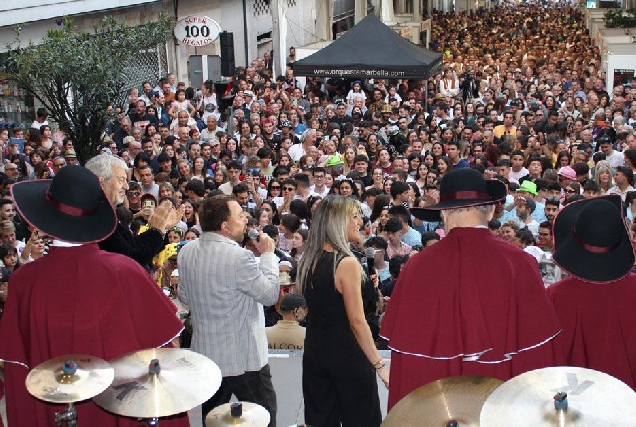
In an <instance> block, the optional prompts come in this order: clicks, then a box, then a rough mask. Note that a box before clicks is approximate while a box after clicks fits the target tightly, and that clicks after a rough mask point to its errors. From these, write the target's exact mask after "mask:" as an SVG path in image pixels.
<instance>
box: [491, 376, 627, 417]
mask: <svg viewBox="0 0 636 427" xmlns="http://www.w3.org/2000/svg"><path fill="white" fill-rule="evenodd" d="M560 392H564V393H566V394H567V410H565V411H560V410H557V409H555V404H556V400H557V399H556V396H555V395H556V394H557V393H560ZM480 420H481V425H482V426H485V427H498V426H502V427H503V426H511V425H523V426H524V427H535V426H564V427H566V426H567V427H571V426H610V425H632V426H633V425H635V424H634V420H636V393H635V392H634V391H633V390H632V389H631V388H630V387H629V386H628V385H627V384H625V383H624V382H622V381H620V380H618V379H616V378H614V377H612V376H610V375H607V374H605V373H603V372H599V371H595V370H593V369H586V368H577V367H572V366H558V367H551V368H543V369H537V370H534V371H530V372H526V373H524V374H521V375H519V376H516V377H514V378H512V379H510V380H508V381H506V382H505V383H503V384H502V385H501V386H500V387H499V388H497V389H496V390H495V391H494V392H493V393H492V394H491V395H490V397H488V399H487V400H486V403H484V407H483V409H482V411H481V416H480Z"/></svg>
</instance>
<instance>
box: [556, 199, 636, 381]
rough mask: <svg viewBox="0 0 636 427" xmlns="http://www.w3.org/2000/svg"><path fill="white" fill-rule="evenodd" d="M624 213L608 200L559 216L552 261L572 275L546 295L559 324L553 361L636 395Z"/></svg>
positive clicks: (635, 327) (633, 280)
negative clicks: (608, 378)
mask: <svg viewBox="0 0 636 427" xmlns="http://www.w3.org/2000/svg"><path fill="white" fill-rule="evenodd" d="M622 210H623V207H622V205H621V198H620V196H618V195H612V196H606V197H597V198H593V199H585V200H581V201H579V202H575V203H570V204H568V205H567V206H566V207H565V208H564V209H563V210H562V211H561V212H559V214H558V215H557V217H556V219H555V221H554V233H553V235H554V245H555V252H554V256H553V259H554V261H555V262H556V263H557V264H558V265H559V266H561V267H562V268H563V269H564V270H567V271H568V272H569V273H570V275H571V276H570V277H568V278H567V279H564V280H562V281H560V282H557V283H554V284H553V285H551V286H550V287H549V288H548V289H547V293H548V296H549V298H550V299H551V300H552V303H553V304H554V309H555V310H556V313H557V315H558V316H559V320H560V321H561V324H562V325H563V332H562V333H561V334H559V336H558V337H557V338H555V340H554V347H555V351H556V358H557V362H558V363H559V364H560V365H569V366H580V367H583V368H590V369H595V370H597V371H601V372H605V373H606V374H609V375H612V376H614V377H616V378H618V379H619V380H621V381H623V382H624V383H626V384H627V385H629V386H630V387H631V388H632V389H633V390H636V320H635V318H634V307H636V274H634V273H632V272H631V270H632V268H633V266H634V251H633V249H632V244H631V242H630V240H629V235H628V234H627V229H626V227H625V221H624V220H623V215H622Z"/></svg>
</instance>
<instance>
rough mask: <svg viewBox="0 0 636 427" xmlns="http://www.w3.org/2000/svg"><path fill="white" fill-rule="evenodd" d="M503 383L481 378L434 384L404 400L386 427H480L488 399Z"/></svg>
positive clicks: (454, 379)
mask: <svg viewBox="0 0 636 427" xmlns="http://www.w3.org/2000/svg"><path fill="white" fill-rule="evenodd" d="M502 383H503V381H501V380H498V379H496V378H489V377H481V376H468V375H462V376H456V377H448V378H443V379H441V380H437V381H433V382H430V383H428V384H426V385H424V386H422V387H420V388H418V389H415V390H413V391H412V392H411V393H409V394H408V395H406V396H405V397H403V398H402V400H400V401H399V402H398V403H397V404H396V405H395V406H394V407H393V409H391V411H390V412H389V413H388V415H387V417H386V418H385V419H384V422H383V423H382V426H386V427H397V426H422V427H426V426H431V427H433V426H435V427H444V426H446V425H447V424H448V423H449V422H451V421H453V420H455V421H456V422H457V423H458V424H459V425H460V426H462V427H464V426H478V425H479V413H480V412H481V407H482V405H483V404H484V402H485V401H486V398H487V397H488V396H489V395H490V393H492V391H493V390H494V389H496V388H497V387H498V386H499V385H501V384H502Z"/></svg>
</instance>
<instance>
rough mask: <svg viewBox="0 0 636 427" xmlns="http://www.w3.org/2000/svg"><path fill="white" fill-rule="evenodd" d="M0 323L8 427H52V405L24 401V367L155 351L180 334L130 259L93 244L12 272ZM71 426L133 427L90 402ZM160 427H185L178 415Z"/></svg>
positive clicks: (163, 300)
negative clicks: (79, 357) (55, 360)
mask: <svg viewBox="0 0 636 427" xmlns="http://www.w3.org/2000/svg"><path fill="white" fill-rule="evenodd" d="M9 289H10V290H9V297H8V299H7V304H6V310H5V312H4V315H3V317H2V322H0V359H2V360H5V361H6V362H7V363H6V364H5V382H6V397H7V416H8V423H9V425H10V426H38V427H41V426H55V415H54V414H55V412H60V411H63V410H64V409H65V407H66V405H54V404H50V403H46V402H43V401H41V400H38V399H36V398H34V397H32V396H31V395H30V394H29V393H28V391H27V390H26V387H25V384H24V381H25V379H26V376H27V374H28V373H29V369H32V368H34V367H36V366H37V365H39V364H40V363H42V362H44V361H46V360H49V359H51V358H54V357H58V356H63V355H67V354H90V355H93V356H97V357H100V358H102V359H104V360H106V361H108V360H110V359H113V358H115V357H117V356H121V355H123V354H125V353H129V352H131V351H136V350H140V349H144V348H152V347H160V346H163V345H164V344H166V343H169V342H170V341H171V340H172V338H173V337H175V336H176V335H178V334H179V332H180V330H181V329H182V325H181V322H180V321H179V320H178V319H177V317H176V315H175V313H176V308H175V307H174V305H173V304H172V303H171V302H170V300H169V299H168V298H167V297H166V296H165V295H163V293H162V292H161V290H160V289H159V288H158V287H157V285H156V284H155V283H153V281H152V280H151V278H150V276H149V275H148V273H147V272H146V271H145V270H144V269H143V268H141V267H140V266H139V264H137V263H136V262H135V261H133V260H131V259H129V258H127V257H125V256H123V255H119V254H114V253H109V252H105V251H101V250H99V248H98V247H97V244H88V245H83V246H78V247H69V248H66V247H64V248H63V247H53V248H51V251H50V253H49V254H48V255H46V256H44V257H43V258H41V259H39V260H37V261H34V262H32V263H29V264H26V265H24V266H22V267H20V268H18V269H17V270H16V271H15V273H14V274H13V276H12V277H11V279H10V282H9ZM76 410H77V414H78V418H77V419H78V424H79V425H83V424H86V425H96V426H100V427H110V426H113V427H115V426H117V427H124V426H135V427H136V426H138V425H139V423H138V422H137V421H136V420H132V419H129V418H123V417H119V416H115V415H112V414H110V413H108V412H105V411H104V410H102V409H101V408H99V407H98V406H97V405H95V404H94V403H93V402H92V401H90V400H88V401H84V402H82V403H79V404H77V405H76ZM161 425H162V426H163V425H167V426H184V427H185V426H188V425H189V424H188V419H187V417H186V416H184V415H180V416H178V417H176V418H174V419H171V420H168V421H164V420H163V419H162V420H161Z"/></svg>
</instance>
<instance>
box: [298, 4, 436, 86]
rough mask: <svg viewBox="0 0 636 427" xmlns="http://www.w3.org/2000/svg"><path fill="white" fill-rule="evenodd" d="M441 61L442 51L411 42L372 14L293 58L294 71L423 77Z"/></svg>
mask: <svg viewBox="0 0 636 427" xmlns="http://www.w3.org/2000/svg"><path fill="white" fill-rule="evenodd" d="M441 63H442V54H441V53H438V52H433V51H431V50H428V49H425V48H423V47H421V46H418V45H416V44H413V43H411V42H410V41H408V40H406V39H405V38H403V37H402V36H400V35H399V34H397V33H396V32H395V31H393V30H392V29H391V28H389V27H387V26H386V25H384V24H383V23H382V21H380V20H379V19H378V18H377V17H376V16H375V15H374V14H369V15H367V17H366V18H364V19H363V20H362V21H360V22H358V23H357V24H356V25H355V26H354V27H353V28H351V29H350V30H349V31H347V32H346V33H345V34H344V35H343V36H342V37H340V38H339V39H337V40H336V41H334V42H333V43H331V44H330V45H329V46H327V47H325V48H323V49H321V50H319V51H318V52H316V53H314V54H312V55H310V56H308V57H306V58H303V59H300V60H298V61H296V62H294V75H296V76H325V77H344V78H360V79H370V78H380V79H424V78H427V77H428V76H429V75H430V74H432V73H434V72H435V71H436V70H437V69H438V68H440V66H441Z"/></svg>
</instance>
